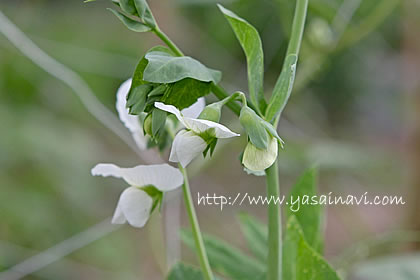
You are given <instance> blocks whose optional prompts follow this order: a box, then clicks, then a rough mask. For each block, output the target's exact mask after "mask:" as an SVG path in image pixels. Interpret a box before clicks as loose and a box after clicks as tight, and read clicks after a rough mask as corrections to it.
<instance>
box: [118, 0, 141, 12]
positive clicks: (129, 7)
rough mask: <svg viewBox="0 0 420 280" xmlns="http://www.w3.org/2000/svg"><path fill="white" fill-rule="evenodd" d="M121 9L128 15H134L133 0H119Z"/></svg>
mask: <svg viewBox="0 0 420 280" xmlns="http://www.w3.org/2000/svg"><path fill="white" fill-rule="evenodd" d="M119 3H120V7H121V10H123V12H125V13H127V14H129V15H136V14H137V9H136V6H135V5H134V0H119Z"/></svg>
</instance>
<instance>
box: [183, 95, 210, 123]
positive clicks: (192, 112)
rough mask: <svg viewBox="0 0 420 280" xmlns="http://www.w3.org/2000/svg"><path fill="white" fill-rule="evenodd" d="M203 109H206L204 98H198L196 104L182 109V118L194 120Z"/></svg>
mask: <svg viewBox="0 0 420 280" xmlns="http://www.w3.org/2000/svg"><path fill="white" fill-rule="evenodd" d="M204 107H206V100H205V99H204V97H200V98H198V99H197V102H195V103H194V104H193V105H191V106H190V107H188V108H185V109H183V110H182V111H181V113H182V115H183V116H184V117H188V118H193V119H196V118H198V116H199V115H200V114H201V112H202V111H203V110H204Z"/></svg>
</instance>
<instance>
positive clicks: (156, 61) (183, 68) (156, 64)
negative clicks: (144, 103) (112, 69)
mask: <svg viewBox="0 0 420 280" xmlns="http://www.w3.org/2000/svg"><path fill="white" fill-rule="evenodd" d="M145 58H146V59H147V60H148V62H149V63H148V64H147V66H146V68H145V69H144V74H143V75H144V76H143V79H144V80H145V81H148V82H153V83H174V82H177V81H180V80H182V79H185V78H192V79H196V80H199V81H202V82H214V83H218V82H219V81H220V79H221V76H222V74H221V72H220V71H216V70H212V69H209V68H207V67H206V66H204V65H203V64H201V62H199V61H197V60H195V59H193V58H191V57H188V56H183V57H178V56H171V55H170V54H168V53H166V52H160V51H152V52H148V53H147V54H146V56H145Z"/></svg>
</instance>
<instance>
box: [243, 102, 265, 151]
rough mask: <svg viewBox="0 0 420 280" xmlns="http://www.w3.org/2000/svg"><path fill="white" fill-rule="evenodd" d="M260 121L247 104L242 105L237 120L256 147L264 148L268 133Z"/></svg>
mask: <svg viewBox="0 0 420 280" xmlns="http://www.w3.org/2000/svg"><path fill="white" fill-rule="evenodd" d="M262 121H263V120H262V119H261V118H260V117H259V116H258V115H257V114H256V113H255V111H254V110H252V109H251V108H249V107H247V106H244V107H242V109H241V113H240V115H239V122H240V123H241V125H242V127H243V128H244V129H245V131H246V133H247V134H248V137H249V140H250V141H251V143H252V144H254V146H255V147H257V148H258V149H263V150H266V149H267V147H268V140H269V139H268V137H269V135H268V133H267V129H266V127H265V126H264V125H263V124H262Z"/></svg>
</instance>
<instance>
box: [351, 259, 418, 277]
mask: <svg viewBox="0 0 420 280" xmlns="http://www.w3.org/2000/svg"><path fill="white" fill-rule="evenodd" d="M419 264H420V254H419V253H417V254H411V255H402V256H389V257H381V258H377V259H373V260H371V261H368V262H364V263H362V264H360V265H356V267H355V268H354V272H353V273H352V274H353V275H354V277H356V278H357V279H369V280H418V279H420V265H419ZM356 278H355V279H356Z"/></svg>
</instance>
